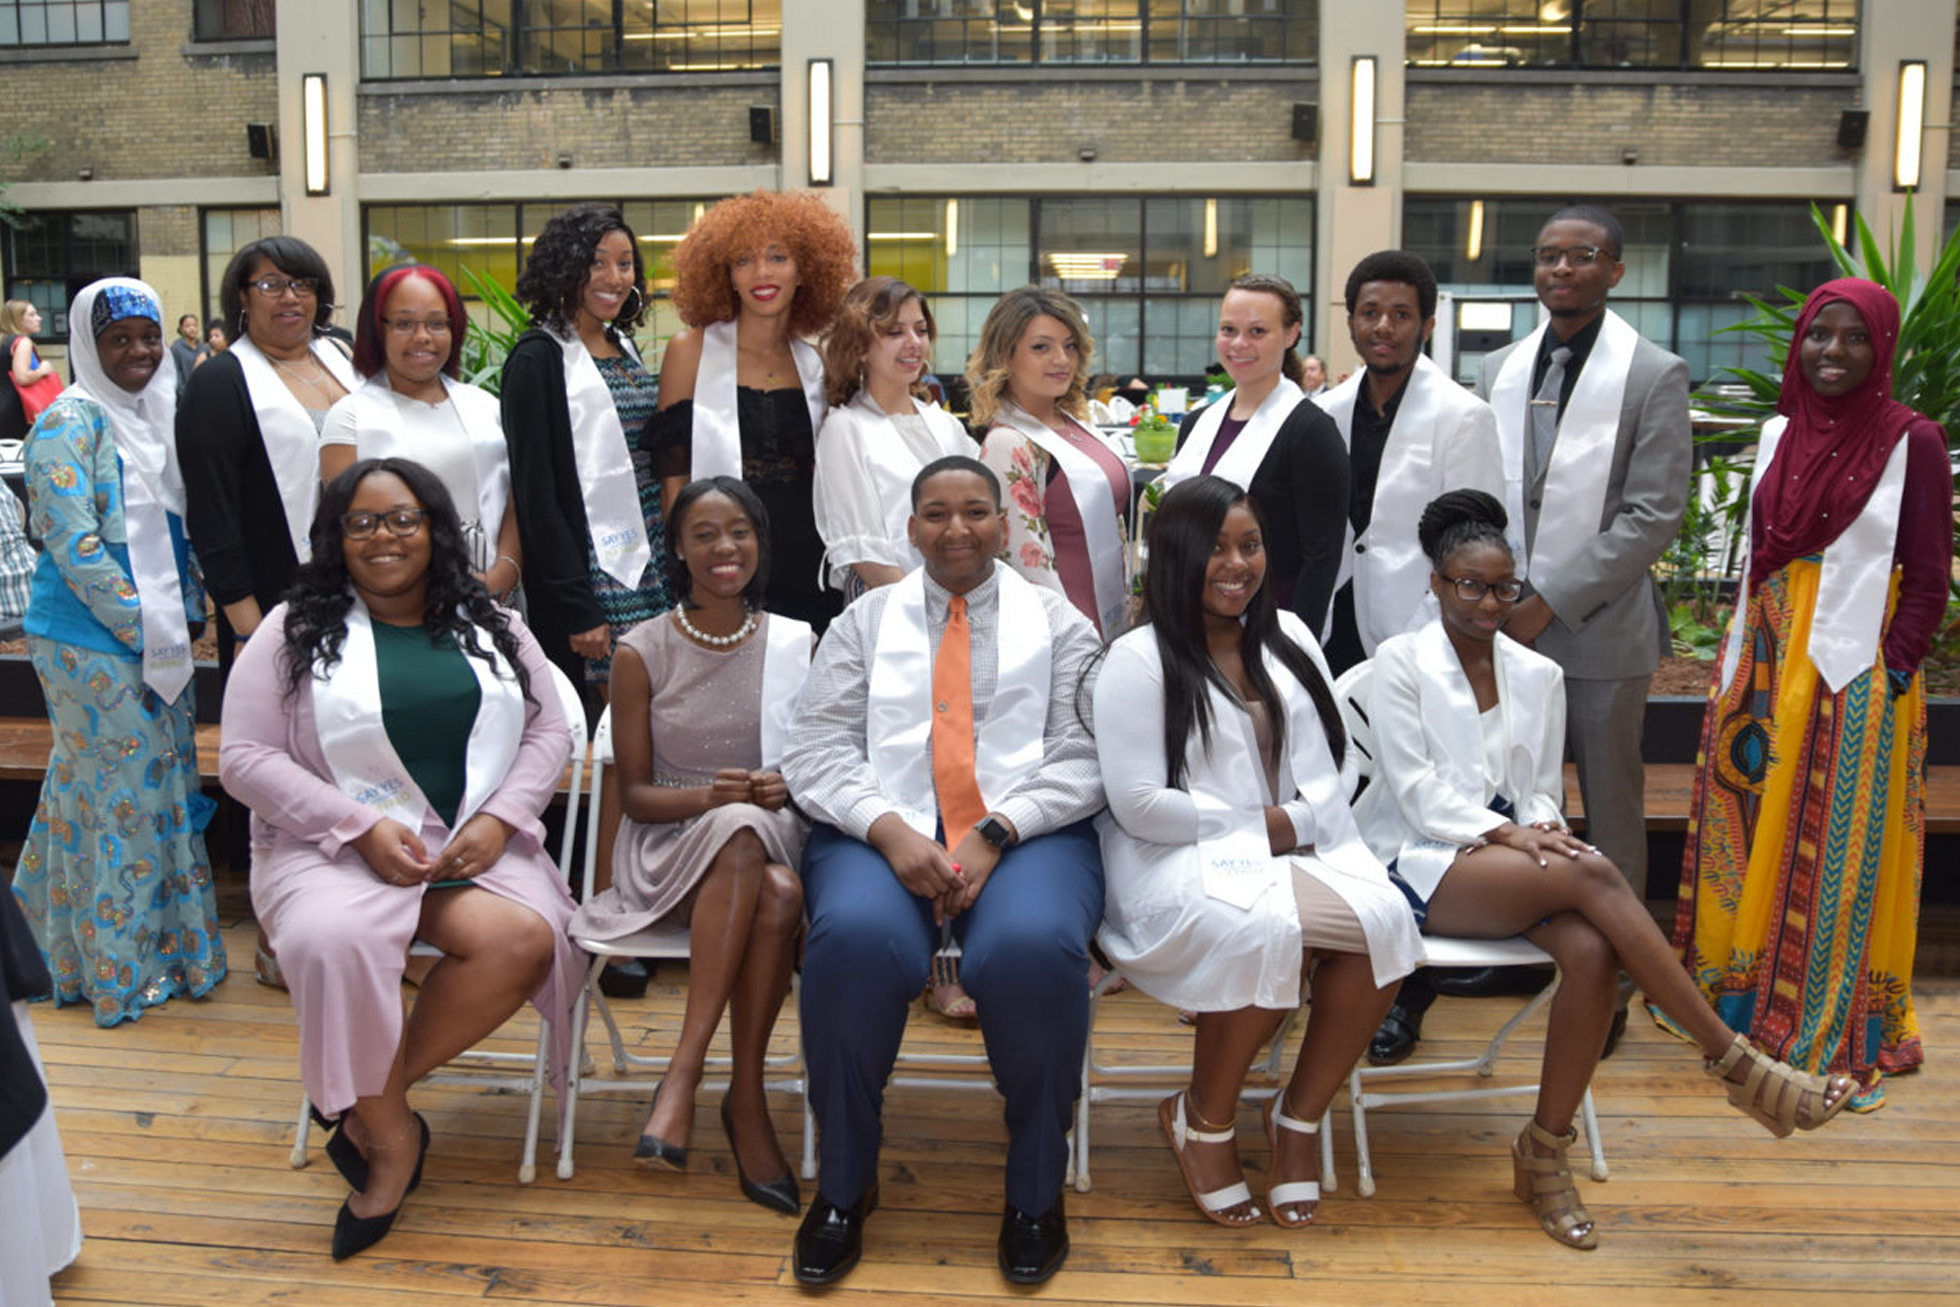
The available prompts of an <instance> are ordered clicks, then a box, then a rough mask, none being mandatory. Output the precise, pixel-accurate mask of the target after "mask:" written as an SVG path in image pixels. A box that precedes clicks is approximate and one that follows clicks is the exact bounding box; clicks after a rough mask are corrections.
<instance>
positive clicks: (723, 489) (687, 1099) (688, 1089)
mask: <svg viewBox="0 0 1960 1307" xmlns="http://www.w3.org/2000/svg"><path fill="white" fill-rule="evenodd" d="M666 558H667V569H668V574H669V580H670V583H671V585H672V588H673V593H674V594H677V595H681V596H684V598H683V599H682V600H681V602H680V603H679V604H678V605H676V606H675V607H674V608H673V609H672V610H671V611H670V612H668V613H666V614H664V615H662V616H660V617H656V618H654V619H653V620H652V621H650V622H642V623H641V624H640V625H638V626H636V627H634V628H633V629H632V630H631V631H628V632H627V633H626V634H625V635H624V636H623V637H621V639H620V641H619V647H618V649H617V651H616V652H615V653H614V656H613V666H612V733H613V753H614V756H615V757H616V758H617V764H616V766H617V768H618V775H619V792H620V799H621V802H622V804H623V805H624V807H625V812H626V817H625V820H624V821H623V822H622V823H621V825H620V830H619V839H618V840H617V841H616V842H615V843H614V845H613V883H612V888H611V889H609V890H607V891H606V892H605V893H603V894H601V895H599V896H597V897H596V898H594V899H593V900H592V901H591V902H590V903H587V904H586V905H585V906H584V907H582V908H580V909H579V911H578V915H577V916H576V917H574V918H573V921H572V931H573V933H574V934H575V935H577V936H578V937H579V938H581V939H599V940H616V939H623V938H625V937H627V936H629V935H632V934H633V933H634V932H636V931H641V930H645V929H646V928H647V927H649V926H652V925H653V924H654V923H656V922H661V921H670V922H675V923H678V924H680V925H684V926H686V927H688V930H689V960H688V985H687V1009H686V1012H685V1014H684V1015H683V1016H682V1018H681V1031H680V1038H679V1040H678V1041H677V1043H676V1046H675V1048H674V1054H673V1059H672V1061H670V1062H669V1063H668V1066H667V1074H666V1075H665V1076H663V1077H662V1079H661V1082H660V1088H659V1089H658V1090H657V1091H655V1093H654V1096H653V1107H652V1108H651V1109H650V1111H649V1114H648V1116H647V1122H646V1126H645V1128H644V1129H643V1130H642V1132H641V1134H640V1142H639V1146H638V1147H636V1148H635V1149H634V1150H633V1156H634V1158H635V1159H636V1160H638V1161H640V1162H642V1163H645V1164H646V1165H647V1166H649V1167H655V1168H660V1169H665V1170H670V1171H685V1170H686V1169H687V1142H688V1135H689V1133H690V1132H691V1130H692V1129H693V1125H694V1091H695V1089H696V1088H697V1087H698V1086H699V1085H700V1083H701V1071H702V1066H703V1064H704V1062H705V1061H706V1059H707V1055H708V1041H709V1040H711V1039H713V1038H714V1033H715V1028H716V1027H717V1026H719V1025H720V1024H721V1014H722V1011H723V1009H724V1008H726V1009H729V1012H730V1016H729V1038H730V1041H731V1042H732V1044H733V1046H734V1047H733V1063H734V1065H733V1068H732V1070H731V1072H730V1075H729V1088H728V1096H727V1097H726V1098H724V1099H723V1100H722V1103H721V1125H722V1130H723V1131H724V1132H725V1133H726V1134H727V1135H728V1143H729V1147H730V1148H731V1149H732V1150H733V1151H734V1154H735V1174H736V1178H737V1179H738V1180H739V1181H740V1182H741V1186H742V1193H743V1194H744V1195H745V1196H747V1197H748V1198H749V1199H750V1201H752V1202H756V1203H760V1204H761V1205H762V1206H764V1207H768V1208H771V1209H773V1210H775V1211H779V1212H785V1213H788V1214H789V1215H792V1216H793V1215H795V1214H796V1212H797V1210H798V1208H799V1207H800V1206H801V1195H800V1194H799V1193H798V1190H797V1185H796V1177H795V1175H794V1174H792V1173H791V1171H790V1168H789V1163H788V1162H787V1161H786V1160H785V1159H784V1157H783V1152H782V1149H781V1147H780V1146H778V1144H777V1142H776V1131H775V1127H774V1126H772V1125H771V1124H770V1121H769V1110H768V1104H767V1103H766V1102H765V1101H764V1099H763V1093H762V1066H763V1058H764V1056H765V1055H766V1054H767V1052H768V1050H769V1034H770V1031H771V1030H773V1029H774V1028H775V1024H776V1014H777V1012H778V1011H780V1010H781V1008H782V1005H783V998H784V996H785V995H786V994H787V993H788V992H789V976H790V967H791V964H792V961H793V959H794V949H795V944H796V937H797V933H798V932H799V931H800V930H801V928H802V925H803V886H802V882H801V881H800V880H798V879H797V875H796V871H795V870H794V869H795V867H796V864H797V862H798V860H799V859H800V858H801V857H802V856H803V841H804V839H805V838H806V837H807V836H808V835H809V833H810V823H809V822H807V821H805V820H804V819H803V817H802V816H801V815H800V814H799V813H798V812H797V811H796V810H795V809H794V808H792V807H790V806H789V790H788V789H787V788H786V787H785V786H784V784H783V777H782V773H780V772H779V771H777V770H776V766H777V763H778V761H779V759H780V758H781V756H782V747H783V737H784V735H785V734H786V733H787V732H788V729H789V718H790V713H791V710H792V709H793V708H794V707H795V705H796V696H797V692H798V691H799V690H800V689H801V688H802V686H803V677H804V674H805V673H806V672H808V671H809V667H810V646H811V644H812V640H813V636H812V632H811V629H810V626H809V624H808V623H806V622H800V621H797V620H796V619H795V618H793V617H784V616H783V615H781V614H780V613H765V612H764V611H762V602H763V596H764V595H765V594H766V593H767V591H768V585H769V515H768V513H767V512H766V511H765V510H764V509H763V506H762V501H761V499H759V498H758V497H757V495H756V493H755V491H753V490H751V489H749V488H748V486H747V485H745V484H743V483H742V482H740V481H737V480H736V479H735V478H733V477H710V478H708V479H705V480H701V481H693V482H690V483H689V484H688V485H687V486H686V487H684V488H683V489H682V490H681V492H680V493H679V495H677V496H676V497H675V499H674V505H673V508H672V509H671V510H669V512H668V514H667V554H666ZM758 1175H759V1176H763V1177H765V1178H764V1179H762V1180H759V1181H758V1180H755V1179H752V1178H751V1177H753V1176H758Z"/></svg>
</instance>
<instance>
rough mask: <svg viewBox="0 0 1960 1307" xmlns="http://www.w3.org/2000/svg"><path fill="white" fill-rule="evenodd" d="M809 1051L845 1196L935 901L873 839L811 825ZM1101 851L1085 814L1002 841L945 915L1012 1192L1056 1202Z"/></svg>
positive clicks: (880, 1097)
mask: <svg viewBox="0 0 1960 1307" xmlns="http://www.w3.org/2000/svg"><path fill="white" fill-rule="evenodd" d="M803 902H804V906H805V908H806V910H807V911H808V913H809V917H810V932H809V937H808V941H807V943H806V944H805V946H804V953H803V997H802V1022H803V1054H804V1057H805V1059H806V1060H807V1062H808V1064H809V1073H810V1106H811V1110H812V1111H813V1112H815V1113H816V1118H817V1127H818V1131H819V1134H818V1157H819V1173H818V1177H817V1189H818V1192H819V1193H820V1194H822V1196H823V1197H824V1198H826V1199H828V1200H829V1201H830V1202H832V1203H835V1204H836V1205H837V1206H839V1207H848V1206H850V1205H851V1204H853V1203H855V1202H856V1201H857V1200H858V1198H859V1197H860V1196H862V1195H863V1193H864V1191H865V1190H866V1189H868V1188H869V1187H870V1186H871V1184H872V1182H873V1181H875V1180H876V1179H877V1175H878V1146H879V1142H880V1139H881V1136H882V1126H881V1124H880V1116H881V1113H882V1111H883V1108H884V1098H885V1082H886V1081H887V1080H888V1079H889V1078H890V1077H891V1073H892V1067H893V1064H894V1063H895V1062H896V1061H897V1058H898V1045H899V1040H900V1039H901V1038H902V1037H903V1036H904V1033H905V1018H906V1015H907V1013H908V1012H909V1011H910V1010H911V1004H912V1000H913V999H914V998H916V997H917V996H918V993H919V991H920V989H921V988H923V987H924V985H925V982H926V974H927V970H928V968H929V967H930V966H931V963H932V955H933V953H934V951H935V950H937V948H938V946H939V928H938V927H937V926H935V925H934V924H933V920H932V904H931V902H930V901H928V900H926V899H922V898H919V897H918V896H916V895H914V894H913V893H912V892H911V891H910V890H908V889H906V888H905V886H903V885H901V884H900V883H899V881H898V878H897V877H896V876H894V875H893V874H892V870H891V867H890V866H889V865H888V864H887V863H886V862H885V860H884V858H883V857H882V856H880V855H879V853H878V851H877V850H876V849H874V848H872V847H871V846H870V845H869V844H865V843H863V842H861V841H859V840H854V839H852V838H850V837H849V836H847V835H843V834H840V833H839V832H838V831H837V830H835V829H834V828H832V827H829V826H825V825H818V826H816V827H815V828H814V829H813V830H812V831H811V832H810V842H809V845H808V846H807V848H806V849H805V850H804V854H803ZM1102 907H1103V875H1102V854H1101V851H1100V848H1099V846H1098V844H1097V841H1096V833H1095V829H1094V827H1093V826H1091V825H1090V823H1089V822H1087V821H1080V822H1077V823H1075V824H1074V825H1072V826H1067V827H1064V828H1063V829H1061V830H1059V831H1055V832H1053V833H1051V834H1048V835H1041V836H1037V837H1035V838H1033V839H1030V840H1027V841H1026V842H1024V843H1021V844H1017V845H1015V846H1014V847H1013V848H1011V849H1008V850H1007V851H1006V852H1005V853H1004V854H1003V855H1002V856H1001V859H1000V863H999V865H998V866H996V867H995V868H994V871H993V874H992V875H991V876H990V877H988V879H987V883H986V885H985V887H984V888H982V890H981V892H980V897H979V898H978V899H977V900H975V902H974V905H973V906H972V907H971V908H969V909H967V911H965V912H963V913H961V914H960V915H959V916H958V917H956V918H954V919H953V934H954V936H955V937H956V938H958V939H959V941H960V947H961V951H962V956H961V959H960V979H961V982H962V983H963V984H964V985H965V986H966V990H967V992H968V993H969V994H971V995H972V996H973V1000H974V1002H975V1003H977V1004H978V1005H979V1008H980V1033H981V1035H982V1036H983V1038H984V1039H985V1041H986V1045H987V1058H988V1061H989V1062H991V1063H992V1066H993V1073H994V1083H995V1085H996V1087H998V1088H999V1090H1000V1092H1001V1095H1002V1097H1003V1098H1005V1099H1006V1100H1007V1106H1006V1112H1005V1120H1006V1123H1007V1137H1008V1143H1007V1201H1008V1202H1009V1203H1011V1204H1012V1205H1013V1206H1014V1207H1016V1208H1018V1209H1020V1210H1021V1211H1022V1212H1024V1213H1026V1214H1028V1215H1030V1216H1039V1215H1041V1214H1042V1213H1044V1212H1046V1211H1047V1210H1048V1209H1049V1208H1050V1207H1052V1206H1054V1204H1055V1199H1056V1196H1057V1195H1058V1194H1059V1193H1060V1192H1061V1188H1062V1181H1063V1178H1064V1176H1065V1174H1066V1172H1067V1169H1068V1141H1067V1134H1068V1130H1069V1126H1070V1125H1071V1124H1072V1121H1073V1115H1074V1105H1075V1099H1076V1096H1077V1094H1078V1093H1079V1092H1080V1090H1081V1080H1082V1051H1083V1047H1084V1045H1085V1044H1086V1042H1087V1040H1088V1037H1089V940H1090V937H1091V936H1092V935H1093V934H1094V933H1095V929H1096V926H1097V925H1098V923H1100V922H1101V920H1102Z"/></svg>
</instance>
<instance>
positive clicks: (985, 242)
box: [866, 196, 1314, 381]
mask: <svg viewBox="0 0 1960 1307" xmlns="http://www.w3.org/2000/svg"><path fill="white" fill-rule="evenodd" d="M1313 221H1314V220H1313V201H1312V200H1310V199H1305V198H1299V199H1294V198H1285V199H1282V198H1279V197H1276V196H1271V197H1269V196H1219V197H1216V198H1204V197H1191V198H1176V199H1142V198H1133V197H1121V198H1115V197H1100V196H1098V197H1088V196H1053V197H1042V198H1039V199H1031V200H1030V199H997V198H990V197H985V198H983V197H966V196H958V197H947V198H943V199H873V200H871V201H870V203H869V213H868V222H867V224H866V234H867V240H868V243H869V246H870V251H869V255H868V259H867V261H868V263H869V265H870V270H871V272H873V273H874V274H875V273H888V274H890V275H892V276H896V277H902V278H904V279H905V280H906V281H908V282H910V283H911V284H912V285H914V286H917V287H918V288H919V289H920V290H922V291H924V292H925V293H926V294H927V295H928V296H929V297H930V298H931V300H932V311H933V316H934V318H935V319H937V321H938V324H939V341H938V344H937V346H936V347H935V349H934V352H933V370H934V371H935V372H936V373H938V374H939V375H940V376H941V377H943V378H951V377H955V376H958V375H959V374H960V372H961V371H962V370H963V369H964V368H965V366H966V357H967V355H968V354H969V353H970V352H971V351H972V349H973V346H974V345H975V343H976V342H977V341H978V340H979V337H980V325H981V323H982V322H984V321H985V320H986V316H987V310H988V309H990V308H992V307H993V303H994V301H995V300H997V299H999V298H1000V296H1001V294H1002V293H1003V292H1005V291H1009V290H1012V289H1013V288H1014V287H1016V286H1024V285H1027V284H1028V283H1030V282H1038V283H1040V284H1041V285H1043V286H1050V287H1053V288H1055V289H1058V290H1061V291H1065V292H1067V293H1068V294H1069V295H1072V296H1073V297H1075V298H1076V299H1077V300H1079V301H1080V302H1081V304H1082V307H1083V309H1084V311H1085V312H1086V313H1087V314H1088V318H1089V330H1090V333H1091V334H1092V335H1093V336H1094V337H1095V338H1096V357H1095V360H1094V362H1093V363H1092V364H1091V365H1090V366H1091V368H1092V370H1093V371H1095V372H1098V373H1102V372H1108V373H1116V374H1120V375H1121V376H1122V377H1123V378H1125V379H1127V378H1129V377H1132V376H1136V375H1139V374H1141V375H1142V376H1144V377H1145V378H1147V379H1149V380H1151V381H1161V380H1167V379H1178V378H1181V379H1184V380H1187V381H1194V380H1196V379H1197V378H1198V377H1199V376H1201V375H1202V374H1203V372H1204V370H1205V368H1206V367H1207V366H1208V365H1210V363H1211V362H1212V361H1213V356H1212V341H1213V339H1214V337H1215V335H1216V332H1217V325H1218V324H1217V314H1218V300H1219V297H1220V296H1221V295H1222V294H1223V293H1224V290H1225V286H1226V283H1228V282H1230V281H1231V280H1232V278H1234V277H1237V276H1241V275H1243V274H1244V273H1247V272H1272V273H1278V274H1279V275H1280V276H1282V277H1285V278H1286V279H1287V280H1289V281H1291V282H1292V283H1293V284H1294V286H1295V287H1297V288H1298V289H1299V291H1300V293H1301V295H1302V297H1303V298H1305V299H1307V301H1308V308H1307V321H1309V322H1311V321H1312V320H1313V309H1312V307H1311V292H1312V289H1313Z"/></svg>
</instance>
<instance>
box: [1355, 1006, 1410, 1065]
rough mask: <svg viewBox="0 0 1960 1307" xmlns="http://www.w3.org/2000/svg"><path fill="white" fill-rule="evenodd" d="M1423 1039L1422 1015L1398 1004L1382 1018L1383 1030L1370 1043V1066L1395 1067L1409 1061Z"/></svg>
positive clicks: (1377, 1032) (1376, 1033)
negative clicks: (1418, 1042)
mask: <svg viewBox="0 0 1960 1307" xmlns="http://www.w3.org/2000/svg"><path fill="white" fill-rule="evenodd" d="M1421 1038H1422V1015H1421V1014H1420V1013H1417V1012H1411V1011H1410V1010H1409V1009H1407V1008H1405V1007H1403V1006H1402V1005H1401V1004H1400V1003H1397V1004H1396V1005H1395V1006H1394V1007H1391V1008H1390V1009H1389V1010H1388V1015H1387V1016H1385V1017H1383V1018H1382V1024H1381V1029H1379V1030H1377V1031H1375V1037H1374V1038H1373V1039H1371V1040H1369V1041H1368V1065H1369V1066H1394V1065H1395V1064H1396V1063H1397V1062H1406V1061H1408V1058H1409V1054H1411V1053H1413V1052H1415V1051H1416V1041H1417V1040H1419V1039H1421Z"/></svg>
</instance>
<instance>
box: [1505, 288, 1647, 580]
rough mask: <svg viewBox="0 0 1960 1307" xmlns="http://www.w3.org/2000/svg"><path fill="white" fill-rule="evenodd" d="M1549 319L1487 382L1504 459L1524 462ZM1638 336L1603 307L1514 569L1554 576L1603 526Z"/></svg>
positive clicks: (1510, 462) (1528, 575)
mask: <svg viewBox="0 0 1960 1307" xmlns="http://www.w3.org/2000/svg"><path fill="white" fill-rule="evenodd" d="M1549 329H1550V325H1549V324H1548V323H1547V324H1541V325H1540V326H1539V327H1538V329H1537V330H1536V331H1534V332H1532V333H1531V334H1530V335H1529V336H1526V337H1525V338H1524V340H1523V341H1522V342H1521V343H1520V344H1519V345H1518V347H1517V348H1516V349H1514V350H1512V351H1511V353H1510V356H1509V357H1507V358H1506V359H1505V360H1504V366H1503V367H1502V368H1501V369H1499V371H1498V374H1497V379H1496V380H1495V381H1494V382H1492V383H1491V388H1490V406H1491V408H1492V410H1493V411H1495V412H1496V414H1497V432H1498V438H1499V440H1500V442H1501V443H1502V444H1503V446H1504V466H1505V467H1507V468H1509V467H1513V466H1516V467H1520V468H1521V467H1523V466H1524V447H1525V442H1526V441H1528V440H1529V439H1530V433H1531V405H1530V401H1531V374H1532V372H1533V370H1534V369H1535V368H1536V366H1537V361H1538V350H1539V345H1540V342H1541V341H1542V340H1543V339H1544V337H1545V332H1546V331H1547V330H1549ZM1639 343H1640V335H1639V333H1638V332H1636V331H1634V329H1633V328H1632V327H1631V326H1629V325H1627V321H1626V319H1625V318H1622V317H1621V316H1620V315H1619V314H1617V313H1615V312H1613V311H1612V310H1611V309H1608V310H1606V315H1605V317H1604V318H1603V319H1602V320H1601V322H1600V327H1599V338H1598V339H1597V340H1595V341H1594V342H1593V347H1592V353H1591V354H1589V355H1588V356H1587V358H1586V366H1585V367H1584V368H1583V369H1582V370H1581V371H1580V373H1579V380H1578V381H1577V382H1576V383H1574V385H1573V387H1572V397H1571V398H1570V399H1568V400H1567V401H1566V404H1565V416H1563V417H1561V418H1560V419H1559V424H1558V439H1557V441H1556V442H1554V443H1553V445H1552V461H1551V466H1550V467H1549V468H1548V469H1547V470H1546V472H1545V488H1544V491H1543V493H1542V495H1541V500H1542V502H1543V504H1544V507H1543V508H1542V509H1541V510H1540V511H1539V514H1538V526H1537V530H1536V531H1534V532H1533V533H1532V537H1531V540H1530V548H1529V554H1528V557H1526V558H1521V559H1520V560H1519V569H1518V571H1519V576H1520V577H1521V578H1536V577H1544V576H1556V575H1558V573H1559V570H1560V569H1561V568H1563V567H1564V566H1565V565H1566V564H1567V563H1569V562H1570V561H1571V560H1572V557H1573V556H1574V555H1575V554H1577V553H1578V552H1579V551H1580V550H1581V549H1583V548H1584V547H1585V546H1586V543H1587V542H1588V541H1590V540H1591V539H1592V538H1593V537H1594V536H1596V535H1598V534H1599V533H1600V531H1601V529H1602V527H1601V518H1602V517H1603V515H1604V514H1605V511H1606V483H1607V480H1608V479H1609V478H1610V477H1611V475H1612V471H1613V447H1614V446H1615V445H1616V444H1617V443H1618V442H1619V438H1620V409H1621V405H1622V403H1623V401H1624V400H1625V398H1626V389H1627V369H1628V367H1629V366H1631V365H1632V363H1633V352H1634V349H1635V347H1636V346H1638V345H1639Z"/></svg>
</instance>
